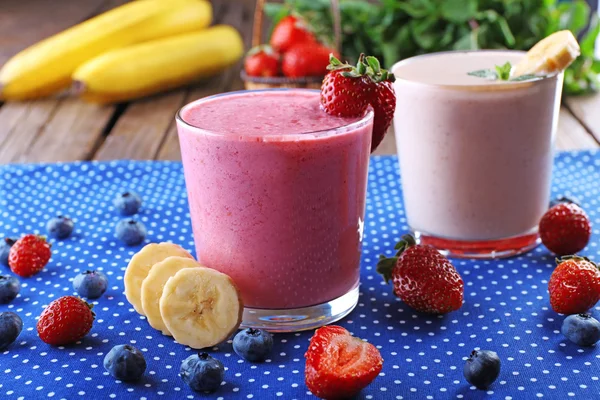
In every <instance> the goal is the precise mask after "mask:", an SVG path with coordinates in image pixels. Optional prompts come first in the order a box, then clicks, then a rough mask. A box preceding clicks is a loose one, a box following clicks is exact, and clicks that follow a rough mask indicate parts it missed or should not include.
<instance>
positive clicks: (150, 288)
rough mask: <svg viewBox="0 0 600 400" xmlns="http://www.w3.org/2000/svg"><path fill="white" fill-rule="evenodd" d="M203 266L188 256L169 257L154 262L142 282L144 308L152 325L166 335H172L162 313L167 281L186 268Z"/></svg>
mask: <svg viewBox="0 0 600 400" xmlns="http://www.w3.org/2000/svg"><path fill="white" fill-rule="evenodd" d="M197 267H202V266H201V265H200V264H198V262H197V261H196V260H194V259H192V258H188V257H177V256H175V257H167V258H165V259H164V260H162V261H161V262H159V263H156V264H154V266H153V267H152V268H151V269H150V272H149V273H148V276H147V277H146V279H144V282H142V292H141V293H142V308H143V309H144V314H146V318H147V319H148V323H149V324H150V326H151V327H153V328H154V329H156V330H159V331H161V332H162V333H163V334H164V335H169V336H172V335H171V332H169V330H168V329H167V326H166V325H165V323H164V322H163V319H162V316H161V315H160V304H159V302H160V297H161V296H162V293H163V288H164V287H165V283H167V281H168V280H169V278H170V277H172V276H174V275H175V274H176V273H177V272H178V271H180V270H182V269H184V268H197Z"/></svg>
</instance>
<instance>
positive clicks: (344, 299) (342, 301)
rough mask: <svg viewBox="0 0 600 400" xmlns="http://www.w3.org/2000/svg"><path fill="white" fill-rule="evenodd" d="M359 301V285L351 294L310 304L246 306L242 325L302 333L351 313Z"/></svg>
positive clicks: (270, 330) (243, 326) (242, 326)
mask: <svg viewBox="0 0 600 400" xmlns="http://www.w3.org/2000/svg"><path fill="white" fill-rule="evenodd" d="M357 304H358V286H357V287H355V288H354V289H352V290H351V291H349V292H348V293H346V294H344V295H342V296H340V297H338V298H336V299H333V300H331V301H328V302H327V303H322V304H317V305H314V306H310V307H303V308H292V309H275V310H270V309H264V308H249V307H245V308H244V315H243V317H242V324H241V326H240V328H257V329H265V330H267V331H269V332H298V331H305V330H309V329H315V328H319V327H321V326H323V325H327V324H331V323H333V322H335V321H338V320H340V319H342V318H344V317H345V316H346V315H348V314H349V313H350V312H351V311H352V310H354V307H356V305H357Z"/></svg>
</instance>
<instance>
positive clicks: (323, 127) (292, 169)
mask: <svg viewBox="0 0 600 400" xmlns="http://www.w3.org/2000/svg"><path fill="white" fill-rule="evenodd" d="M177 129H178V133H179V141H180V145H181V156H182V161H183V168H184V174H185V182H186V187H187V192H188V201H189V206H190V213H191V218H192V227H193V232H194V241H195V245H196V253H197V258H198V261H199V262H200V263H202V264H203V265H205V266H207V267H210V268H214V269H217V270H219V271H221V272H224V273H226V274H227V275H229V276H231V278H232V279H233V280H234V282H235V283H236V285H237V286H238V288H239V290H240V292H241V295H242V299H243V302H244V305H245V310H244V316H243V322H242V326H244V327H256V328H263V329H268V330H271V331H279V332H285V331H297V330H304V329H313V328H315V327H318V326H322V325H325V324H328V323H331V322H333V321H336V320H338V319H340V318H342V317H344V316H345V315H347V314H348V313H349V312H350V311H352V309H353V308H354V307H355V306H356V303H357V301H358V284H359V271H360V254H361V242H362V227H363V218H364V210H365V198H366V188H367V170H368V165H369V155H370V145H371V133H372V129H373V114H372V112H368V113H367V114H366V115H365V116H364V117H362V118H339V117H333V116H330V115H328V114H326V113H325V112H323V111H321V110H320V108H319V91H316V90H302V89H273V90H262V91H241V92H232V93H225V94H222V95H216V96H211V97H207V98H203V99H200V100H197V101H195V102H192V103H190V104H188V105H186V106H185V107H183V108H182V109H181V110H180V111H179V113H178V115H177Z"/></svg>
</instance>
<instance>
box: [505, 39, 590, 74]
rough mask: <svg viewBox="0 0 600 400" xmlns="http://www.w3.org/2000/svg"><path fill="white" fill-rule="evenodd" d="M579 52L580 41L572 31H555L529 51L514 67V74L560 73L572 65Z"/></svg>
mask: <svg viewBox="0 0 600 400" xmlns="http://www.w3.org/2000/svg"><path fill="white" fill-rule="evenodd" d="M579 54H580V49H579V43H577V39H575V36H573V34H572V33H571V31H568V30H564V31H559V32H555V33H553V34H552V35H550V36H547V37H545V38H544V39H542V40H540V41H539V42H537V43H536V44H535V45H534V46H533V47H532V48H531V49H530V50H529V51H528V52H527V54H526V55H525V58H523V59H522V60H521V61H520V62H519V63H518V64H517V65H515V67H514V68H513V71H512V76H520V75H529V74H535V75H539V74H542V75H547V74H553V73H558V72H560V71H563V70H564V69H566V68H567V67H568V66H569V65H571V63H572V62H573V61H574V60H575V59H576V58H577V56H579Z"/></svg>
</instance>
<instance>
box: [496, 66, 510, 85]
mask: <svg viewBox="0 0 600 400" xmlns="http://www.w3.org/2000/svg"><path fill="white" fill-rule="evenodd" d="M495 68H496V73H497V74H498V78H499V79H500V80H501V81H507V80H509V79H510V70H511V69H512V65H511V63H509V62H508V61H507V62H506V63H504V65H496V67H495Z"/></svg>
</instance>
